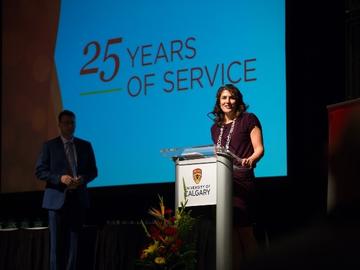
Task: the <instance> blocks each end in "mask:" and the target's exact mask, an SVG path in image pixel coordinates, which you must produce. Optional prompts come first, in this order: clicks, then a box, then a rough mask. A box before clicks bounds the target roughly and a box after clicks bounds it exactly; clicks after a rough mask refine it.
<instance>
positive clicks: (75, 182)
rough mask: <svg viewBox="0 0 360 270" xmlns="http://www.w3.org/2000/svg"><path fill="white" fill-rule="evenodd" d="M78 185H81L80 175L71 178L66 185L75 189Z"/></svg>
mask: <svg viewBox="0 0 360 270" xmlns="http://www.w3.org/2000/svg"><path fill="white" fill-rule="evenodd" d="M80 185H82V178H81V176H78V177H76V178H72V181H71V183H70V185H69V186H68V187H69V188H71V189H76V188H78V187H79V186H80Z"/></svg>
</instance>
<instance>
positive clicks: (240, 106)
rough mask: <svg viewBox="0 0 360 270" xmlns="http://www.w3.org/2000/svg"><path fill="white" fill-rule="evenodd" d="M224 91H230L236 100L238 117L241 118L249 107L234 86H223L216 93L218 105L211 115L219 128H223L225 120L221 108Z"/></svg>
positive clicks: (216, 104)
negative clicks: (221, 97)
mask: <svg viewBox="0 0 360 270" xmlns="http://www.w3.org/2000/svg"><path fill="white" fill-rule="evenodd" d="M224 90H228V91H229V92H230V93H231V94H232V95H233V96H234V98H235V111H236V116H239V115H240V114H241V113H243V112H245V111H246V109H247V108H248V107H249V106H248V105H245V103H244V101H243V95H242V94H241V92H240V90H239V89H238V88H237V87H236V86H234V85H233V84H225V85H223V86H220V88H219V89H218V91H217V93H216V103H215V106H214V109H213V111H212V112H210V113H209V114H211V115H213V116H214V117H212V118H213V120H214V122H215V123H216V124H217V125H218V126H221V125H222V124H223V122H224V118H225V114H224V112H223V111H222V110H221V107H220V96H221V93H222V92H223V91H224Z"/></svg>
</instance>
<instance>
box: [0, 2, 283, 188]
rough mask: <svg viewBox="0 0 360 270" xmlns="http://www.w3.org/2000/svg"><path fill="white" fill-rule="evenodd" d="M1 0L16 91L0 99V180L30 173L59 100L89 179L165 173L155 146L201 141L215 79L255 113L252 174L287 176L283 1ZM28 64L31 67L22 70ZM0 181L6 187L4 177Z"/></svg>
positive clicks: (113, 180) (152, 177)
mask: <svg viewBox="0 0 360 270" xmlns="http://www.w3.org/2000/svg"><path fill="white" fill-rule="evenodd" d="M12 3H14V1H8V3H7V5H8V6H9V7H8V11H7V12H8V13H7V14H12V16H11V17H10V15H9V16H8V18H7V20H10V21H11V20H12V19H11V18H15V17H16V18H17V20H16V22H15V21H14V24H13V25H15V26H16V30H18V29H21V31H14V29H12V28H14V26H13V25H12V24H6V25H5V28H4V29H5V36H6V35H8V36H10V37H11V36H13V35H14V33H16V35H17V36H15V38H14V39H6V40H7V41H6V42H5V49H6V51H7V52H9V51H11V50H12V51H13V53H12V54H11V55H12V56H11V57H10V56H8V60H6V61H7V62H6V61H5V62H6V63H5V66H4V67H5V68H6V70H7V71H6V72H5V73H6V74H5V75H6V76H4V78H5V79H4V84H5V85H8V86H10V87H9V88H8V89H9V90H11V89H15V88H16V91H18V92H17V93H18V94H17V95H15V94H14V93H10V92H8V93H7V94H6V95H8V96H9V95H12V98H11V99H10V101H9V98H7V96H6V97H5V99H4V100H7V101H6V102H7V104H9V105H8V108H7V109H6V110H7V111H6V110H5V109H3V114H2V117H3V119H2V128H3V131H4V132H3V134H4V139H3V142H2V146H4V145H5V146H6V149H5V150H3V155H5V156H6V157H8V159H7V160H5V161H4V160H3V161H2V176H4V177H5V178H9V177H10V178H11V179H21V178H22V177H23V176H24V175H31V179H32V180H33V181H36V179H35V178H34V177H33V169H34V164H35V159H36V157H37V154H38V149H40V147H41V142H42V141H43V140H46V139H48V138H50V137H52V136H56V135H57V132H56V115H57V113H58V112H59V111H60V110H61V109H69V110H72V111H74V112H75V113H76V114H77V131H76V135H77V136H79V137H82V138H85V139H87V140H89V141H91V142H92V144H93V147H94V150H95V153H96V158H97V163H98V167H99V177H98V178H97V180H96V181H94V182H93V183H91V186H93V187H98V186H112V185H127V184H138V183H161V182H171V181H174V168H173V164H172V162H171V160H169V159H167V158H164V157H163V156H162V155H161V154H160V150H161V149H163V148H172V147H188V146H197V145H206V144H210V143H212V142H211V138H210V127H211V125H212V120H211V119H210V118H209V117H208V113H209V112H211V111H212V109H213V106H214V103H215V94H216V91H217V89H218V88H219V86H221V85H223V84H225V83H233V84H235V85H236V86H238V87H239V88H240V89H241V91H242V93H243V95H244V100H245V102H246V103H247V104H248V105H250V107H249V111H250V112H254V113H255V114H256V115H257V116H258V117H259V119H260V121H261V123H262V126H263V133H264V143H265V149H266V150H265V151H266V154H265V156H264V158H263V159H262V160H261V162H260V163H259V164H258V167H257V169H256V175H257V176H258V177H273V176H286V175H287V155H286V153H287V146H286V74H285V71H286V67H285V0H271V1H269V0H241V1H231V0H221V1H220V0H211V1H206V3H203V2H202V1H190V0H184V1H180V2H176V3H174V2H172V1H165V0H159V1H155V2H154V1H145V0H142V1H141V0H132V1H117V0H102V1H100V0H98V1H96V0H91V1H89V0H87V1H85V0H78V1H71V0H63V1H60V2H58V1H55V2H51V3H50V2H48V1H43V0H39V4H38V5H36V4H34V5H33V8H31V9H29V8H28V7H27V5H26V4H25V3H24V2H22V1H15V3H18V5H19V6H20V7H21V8H20V9H19V10H17V9H16V7H14V6H12V5H15V4H12ZM24 14H25V15H26V17H24ZM30 18H31V19H30ZM19 23H21V25H19ZM40 27H41V31H39V29H40ZM21 35H24V36H26V38H24V37H22V36H21ZM4 40H5V39H4ZM26 40H27V42H30V44H34V46H25V44H26ZM9 41H13V42H9ZM14 46H15V47H14ZM16 48H20V49H16ZM41 48H42V49H41ZM33 51H36V53H34V52H33ZM7 55H9V54H8V53H7ZM19 55H20V56H21V55H23V58H20V56H19ZM39 55H40V56H39ZM35 56H36V58H35ZM19 59H22V61H23V62H21V63H20V61H19ZM29 59H30V61H32V62H31V63H29V64H28V62H29V61H27V60H29ZM27 65H28V66H27ZM13 66H16V67H17V69H18V71H17V72H16V75H12V74H14V73H12V72H14V71H13V70H12V69H11V68H12V67H13ZM19 70H20V71H21V72H19ZM32 70H35V71H36V72H37V74H35V75H34V76H25V75H24V74H27V73H28V72H29V71H31V72H33V71H32ZM35 71H34V72H35ZM41 76H42V77H41ZM34 81H36V83H34ZM11 87H12V88H11ZM25 88H26V89H25ZM21 91H23V92H24V93H23V94H22V95H21V96H20V97H21V98H22V99H21V105H23V106H22V108H25V111H23V112H24V115H23V117H29V118H30V117H31V120H30V122H31V124H29V126H27V127H21V131H20V132H16V136H24V140H31V141H33V143H32V144H31V146H30V147H31V153H29V154H28V155H24V152H23V149H26V148H27V147H28V145H29V142H24V144H23V145H22V146H23V147H21V149H19V148H20V147H19V144H18V141H17V140H15V139H14V133H15V129H14V125H17V124H14V123H16V122H19V121H20V122H21V121H22V119H23V117H21V116H20V115H19V114H18V113H17V111H16V110H15V108H16V107H18V106H16V103H18V101H17V97H18V96H19V93H22V92H21ZM27 101H29V102H30V101H32V105H31V106H29V105H28V104H27ZM10 104H15V107H13V106H10ZM9 111H10V112H11V113H10V114H9ZM5 115H6V118H5ZM9 115H11V117H12V118H13V121H11V124H10V122H9V120H8V119H9V118H8V117H9ZM32 138H33V139H32ZM9 142H10V145H9ZM11 143H12V144H11ZM2 149H4V148H2ZM34 149H36V150H34ZM30 160H31V161H30ZM20 163H24V164H25V163H26V170H25V169H24V170H25V174H24V172H18V170H17V169H18V164H20ZM15 182H16V181H15ZM18 186H19V185H18ZM37 186H39V185H38V184H37ZM21 189H22V190H31V187H30V185H29V186H26V187H25V186H22V188H21ZM2 191H16V190H15V184H14V185H13V184H3V186H2Z"/></svg>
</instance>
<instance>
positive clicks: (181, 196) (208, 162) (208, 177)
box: [175, 157, 216, 207]
mask: <svg viewBox="0 0 360 270" xmlns="http://www.w3.org/2000/svg"><path fill="white" fill-rule="evenodd" d="M176 179H177V181H176V183H175V185H176V186H175V189H176V195H177V198H175V201H176V203H177V204H176V206H177V207H180V204H181V202H184V201H185V193H186V198H187V199H188V202H187V205H186V206H200V205H215V204H216V158H215V157H210V158H200V159H197V160H181V161H177V162H176ZM184 183H185V187H184ZM184 188H185V190H184Z"/></svg>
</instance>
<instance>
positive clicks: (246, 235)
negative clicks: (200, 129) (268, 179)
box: [211, 84, 264, 265]
mask: <svg viewBox="0 0 360 270" xmlns="http://www.w3.org/2000/svg"><path fill="white" fill-rule="evenodd" d="M247 108H248V106H247V105H245V103H244V101H243V96H242V94H241V92H240V91H239V89H238V88H237V87H235V86H234V85H232V84H226V85H224V86H221V87H220V88H219V90H218V91H217V94H216V103H215V106H214V110H213V111H212V112H211V114H213V115H214V124H213V126H212V127H211V136H212V140H213V141H214V144H216V146H217V147H222V148H224V149H225V150H227V151H230V152H232V154H235V155H236V156H237V157H238V159H234V164H233V165H234V166H233V168H234V169H233V194H234V200H233V205H234V227H235V230H234V233H235V234H236V235H235V236H234V239H235V237H237V241H235V246H234V250H235V252H236V251H239V252H238V253H240V254H236V256H234V258H239V256H240V257H241V258H242V259H246V257H249V256H251V255H252V254H254V252H255V251H256V249H257V242H256V239H255V236H254V232H253V226H252V225H253V223H254V220H253V217H254V210H255V209H254V204H255V190H254V189H255V186H254V178H255V176H254V168H255V167H256V163H257V162H258V161H259V160H260V159H261V157H262V156H263V154H264V146H263V139H262V131H261V124H260V121H259V119H258V118H257V117H256V115H255V114H253V113H249V112H247ZM238 263H239V262H235V261H234V264H235V265H236V264H238Z"/></svg>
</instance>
